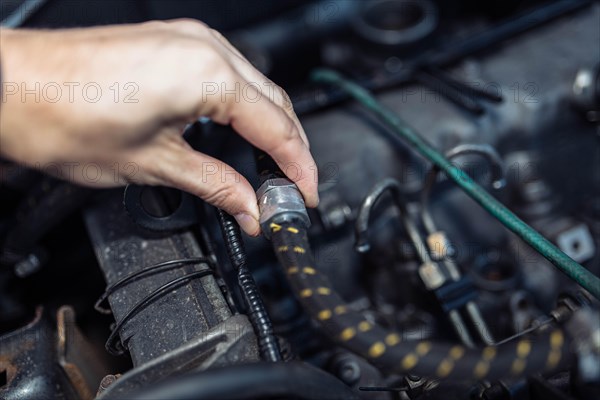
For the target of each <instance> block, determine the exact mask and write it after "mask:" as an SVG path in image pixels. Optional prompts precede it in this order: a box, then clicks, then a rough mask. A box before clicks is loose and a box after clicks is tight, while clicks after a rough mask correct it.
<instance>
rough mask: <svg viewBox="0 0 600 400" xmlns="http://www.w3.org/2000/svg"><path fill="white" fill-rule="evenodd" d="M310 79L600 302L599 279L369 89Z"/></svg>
mask: <svg viewBox="0 0 600 400" xmlns="http://www.w3.org/2000/svg"><path fill="white" fill-rule="evenodd" d="M311 79H312V80H313V81H314V82H318V83H324V84H330V85H334V86H337V87H339V88H340V89H342V90H344V91H345V92H346V93H347V94H348V95H350V96H351V97H352V98H354V99H355V100H356V101H358V102H359V103H360V104H361V105H362V106H364V107H365V108H366V109H368V110H370V111H372V112H373V113H374V114H375V115H377V116H378V117H379V118H380V119H381V120H382V121H383V122H385V123H386V124H387V125H388V126H389V127H390V128H391V129H392V130H393V131H394V132H395V133H396V134H397V135H398V136H399V137H400V138H402V139H404V140H406V141H407V142H408V143H409V144H410V145H411V146H412V147H413V148H414V149H415V150H416V151H418V152H419V153H420V154H421V155H422V156H423V157H425V158H426V159H427V160H429V161H431V162H432V163H433V164H434V165H436V166H437V167H438V168H440V169H441V170H442V171H444V172H445V173H446V175H447V176H448V177H449V178H450V179H452V180H453V181H454V182H455V183H456V184H457V185H458V186H459V187H460V188H461V189H462V190H464V191H465V192H466V193H467V194H468V195H469V196H470V197H471V198H472V199H473V200H475V201H476V202H477V203H479V204H480V205H481V206H482V207H483V208H484V209H485V210H486V211H487V212H489V213H490V214H491V215H492V216H493V217H495V218H496V219H497V220H498V221H500V222H501V223H502V224H503V225H504V226H506V227H507V228H508V229H510V230H511V231H513V232H514V233H515V234H517V235H518V236H519V237H520V238H521V239H523V241H525V242H526V243H527V244H529V245H530V246H531V247H533V248H534V249H535V250H536V251H538V252H539V253H540V254H541V255H542V256H544V257H545V258H546V259H547V260H548V261H550V262H551V263H552V264H553V265H554V266H556V267H557V268H558V269H559V270H561V271H562V272H563V273H565V274H566V275H567V276H568V277H569V278H571V279H573V280H574V281H575V282H577V283H578V284H580V285H581V286H582V287H583V288H584V289H586V290H587V291H588V292H590V293H591V294H592V295H593V296H594V297H596V298H597V299H600V279H599V278H598V277H597V276H595V275H594V274H592V273H591V272H590V271H588V270H587V269H586V268H584V267H583V266H582V265H580V264H578V263H577V262H575V261H574V260H573V259H571V258H570V257H569V256H568V255H566V254H565V253H564V252H562V251H561V250H560V249H559V248H558V247H556V246H555V245H553V244H552V243H550V241H548V239H546V238H545V237H544V236H542V235H541V234H540V233H539V232H537V231H536V230H535V229H533V228H532V227H530V226H529V225H527V224H526V223H525V222H523V221H522V220H521V219H520V218H519V217H517V216H516V215H515V214H514V213H513V212H512V211H510V210H509V209H508V208H506V207H505V206H504V205H503V204H502V203H500V202H499V201H498V200H496V199H495V198H494V197H493V196H491V195H490V194H489V193H488V192H487V191H485V189H483V188H482V187H481V186H479V185H478V184H477V183H476V182H475V181H473V180H472V179H471V178H470V177H469V175H468V174H466V173H465V172H464V171H463V170H461V169H460V168H458V167H456V166H454V165H453V164H452V163H451V162H450V161H448V159H446V157H444V156H443V155H442V154H441V153H440V152H439V151H437V150H436V149H435V148H434V147H433V146H432V145H431V144H429V143H428V142H427V141H426V140H425V139H424V138H423V137H421V136H420V135H419V134H418V133H417V132H415V131H414V130H413V129H412V128H410V127H409V126H407V125H406V124H405V123H404V122H403V121H402V120H401V119H400V118H399V117H398V116H397V115H396V114H395V113H394V112H393V111H392V110H389V109H388V108H386V107H385V106H383V105H382V104H380V103H379V102H378V101H377V100H376V99H375V97H373V95H372V94H371V93H370V92H369V91H368V90H366V89H364V88H363V87H361V86H359V85H357V84H356V83H354V82H352V81H349V80H347V79H345V78H344V77H342V76H341V75H340V74H338V73H337V72H335V71H331V70H326V69H318V70H315V71H313V73H312V74H311Z"/></svg>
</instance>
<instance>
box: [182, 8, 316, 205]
mask: <svg viewBox="0 0 600 400" xmlns="http://www.w3.org/2000/svg"><path fill="white" fill-rule="evenodd" d="M172 24H173V26H175V27H176V29H177V30H178V31H179V32H180V33H182V34H184V35H187V36H189V37H190V38H195V39H198V40H200V41H201V42H202V43H203V44H204V45H206V44H207V43H208V44H209V45H210V47H211V48H212V51H213V53H214V54H208V56H207V55H206V54H205V55H204V56H203V57H200V58H201V60H199V64H198V69H202V68H204V72H203V75H202V79H203V81H204V82H205V83H206V82H208V83H210V80H211V77H212V78H213V83H214V84H215V85H214V90H213V91H212V93H208V90H203V91H202V93H201V94H200V96H198V99H200V98H202V101H200V100H198V102H199V105H198V110H197V114H198V115H200V116H208V117H210V118H212V119H213V120H214V121H215V122H219V123H225V124H227V123H229V124H231V126H232V127H233V128H234V129H235V130H236V131H237V132H238V133H239V134H240V135H242V136H243V137H244V138H245V139H246V140H248V141H249V142H250V143H251V144H253V145H254V146H256V147H258V148H260V149H262V150H264V151H265V152H267V153H268V154H269V155H270V156H271V157H273V159H274V160H275V162H277V164H278V165H279V167H280V168H281V170H282V171H283V172H284V173H285V174H286V175H287V176H288V178H289V179H291V180H292V181H293V182H295V183H296V184H297V185H298V188H299V189H300V191H301V192H302V195H303V196H304V200H305V202H306V205H307V206H309V207H315V206H316V205H317V204H318V194H317V170H316V164H315V162H314V160H313V158H312V156H311V154H310V151H309V148H308V141H307V140H306V134H305V133H304V130H303V129H302V126H301V125H300V123H299V121H298V118H297V117H296V115H295V113H294V111H293V107H292V105H291V102H290V100H289V97H288V96H287V94H286V93H285V91H283V90H282V89H281V88H279V87H278V86H277V85H275V84H274V83H272V82H271V81H270V80H268V79H267V78H266V77H264V76H263V75H262V74H261V73H260V72H258V71H257V70H256V69H255V68H254V67H253V66H252V65H251V64H250V63H249V62H248V61H247V60H246V59H245V58H244V57H243V56H242V55H241V54H240V53H239V52H238V51H237V50H236V49H235V48H234V47H233V46H232V45H231V44H230V43H229V42H228V41H227V40H226V39H225V38H223V37H222V36H221V35H220V34H219V33H217V32H216V31H214V30H212V29H210V28H208V27H207V26H206V25H204V24H200V23H196V22H194V21H192V20H183V21H175V22H173V23H172ZM209 53H210V51H209ZM208 58H210V59H212V60H213V62H212V63H210V67H207V65H208V64H209V63H207V59H208ZM219 59H220V60H219ZM215 60H217V61H218V62H216V63H215ZM220 62H221V64H219V63H220ZM197 86H198V87H199V86H200V83H198V85H197ZM223 86H225V88H224V87H223ZM205 87H207V86H205ZM211 90H212V89H211ZM225 91H226V92H225ZM232 91H233V92H234V93H233V94H232Z"/></svg>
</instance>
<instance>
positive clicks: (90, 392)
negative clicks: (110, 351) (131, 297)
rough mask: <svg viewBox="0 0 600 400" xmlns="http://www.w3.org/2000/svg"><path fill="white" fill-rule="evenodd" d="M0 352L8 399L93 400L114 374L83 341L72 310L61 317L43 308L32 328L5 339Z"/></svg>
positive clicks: (0, 339) (1, 392)
mask: <svg viewBox="0 0 600 400" xmlns="http://www.w3.org/2000/svg"><path fill="white" fill-rule="evenodd" d="M53 323H55V325H54V326H53ZM0 349H1V350H2V354H1V357H0V373H1V374H2V376H3V385H2V386H1V387H0V398H2V399H4V400H25V399H34V398H35V399H48V400H51V399H75V398H78V399H82V400H91V399H93V398H95V394H96V389H97V383H98V382H99V380H100V379H101V378H102V376H103V375H105V374H106V373H108V367H107V366H106V365H105V364H104V363H103V362H102V360H103V359H102V357H99V354H98V353H97V351H98V349H96V348H92V347H91V346H90V344H89V343H88V342H87V341H86V339H85V338H84V337H83V336H82V334H81V332H80V331H79V329H78V327H77V325H76V324H75V312H74V311H73V309H72V308H71V307H67V306H65V307H61V308H60V309H59V310H58V312H57V314H56V318H52V316H50V315H49V313H48V312H47V311H45V310H44V309H43V308H41V307H40V308H38V309H37V310H36V312H35V316H34V318H33V320H32V321H31V322H29V323H28V324H27V325H26V326H24V327H22V328H20V329H17V330H15V331H12V332H10V333H8V334H5V335H2V336H0Z"/></svg>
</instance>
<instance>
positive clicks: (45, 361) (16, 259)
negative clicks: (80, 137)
mask: <svg viewBox="0 0 600 400" xmlns="http://www.w3.org/2000/svg"><path fill="white" fill-rule="evenodd" d="M18 2H19V0H17V1H11V2H9V6H8V10H9V11H10V10H12V9H13V8H12V6H13V3H18ZM31 3H32V5H31V7H32V8H34V7H36V8H35V10H34V11H35V12H33V13H27V12H24V13H21V15H20V16H21V17H23V18H21V21H20V22H19V23H26V24H27V23H29V24H30V26H41V27H52V26H82V25H86V24H98V23H112V22H126V21H129V22H133V21H141V20H147V19H152V18H161V19H163V18H172V17H179V16H185V17H195V18H199V19H201V20H203V21H205V22H207V23H208V24H209V25H210V26H212V27H214V28H216V29H219V30H222V29H223V28H225V27H227V29H228V30H229V31H224V34H225V36H226V37H228V38H230V39H232V41H233V43H234V45H236V46H239V48H240V50H241V51H242V52H243V53H244V54H245V55H246V56H248V58H249V59H250V61H251V62H252V63H253V64H254V65H255V66H257V67H258V68H259V69H260V70H261V71H262V72H264V73H265V74H266V75H268V76H269V78H272V79H273V80H274V81H275V82H277V83H278V84H280V85H282V86H283V87H284V88H285V89H286V90H287V91H288V93H290V95H291V97H292V99H293V100H292V101H293V103H294V107H295V110H296V111H297V112H298V113H299V114H301V115H300V117H301V122H302V125H303V127H304V128H305V131H306V133H307V136H308V138H309V140H310V144H311V152H312V153H313V155H314V157H315V160H316V162H317V167H318V174H319V195H320V199H321V202H320V204H319V206H318V207H317V208H316V209H315V210H308V211H306V209H305V208H304V205H303V202H302V197H301V196H300V195H299V192H298V191H297V190H296V188H295V187H294V185H291V184H290V182H289V181H287V180H285V179H282V178H285V175H284V174H283V173H281V171H278V170H276V169H275V168H273V162H272V160H270V158H268V157H265V156H264V153H263V155H261V152H258V154H256V155H253V154H252V151H250V148H249V146H248V145H247V143H244V141H243V140H241V139H240V138H239V137H238V136H236V135H234V134H232V132H231V131H230V130H229V129H228V128H224V127H220V126H218V125H217V124H214V123H212V122H210V121H206V119H201V120H199V121H198V122H196V123H194V124H192V125H191V126H190V127H191V128H190V129H189V130H187V131H186V135H185V137H186V140H188V141H189V142H190V144H191V145H192V147H194V148H196V149H198V150H200V151H202V152H205V153H207V154H210V155H211V156H214V157H217V158H220V159H223V160H224V161H226V162H227V163H228V164H229V165H231V166H232V167H233V168H235V169H236V170H238V171H239V172H241V173H242V174H243V175H244V176H246V177H247V178H248V179H249V181H250V182H251V183H253V184H254V186H255V187H256V188H261V190H260V191H259V192H258V197H260V198H261V199H262V200H265V201H264V202H262V203H261V204H260V208H261V212H262V216H261V221H260V222H261V226H262V228H263V233H264V234H265V235H264V236H266V237H271V239H272V240H273V242H274V243H275V245H274V246H273V245H272V243H270V242H269V241H268V240H265V238H250V237H240V235H239V234H238V233H239V232H238V230H237V229H236V228H237V226H236V225H235V222H234V221H232V220H228V221H227V220H225V219H223V218H221V220H219V217H226V216H224V215H223V214H221V215H218V216H217V217H216V218H215V216H214V215H213V214H214V213H212V212H206V213H203V210H202V209H201V201H200V200H198V199H193V197H192V196H191V195H190V196H187V195H185V194H183V200H184V201H180V199H181V196H178V195H177V193H175V196H174V197H173V196H172V195H173V193H168V191H167V192H165V191H163V190H162V189H151V190H148V191H147V190H146V189H147V188H142V187H134V186H130V187H129V188H128V189H127V191H126V195H125V198H126V199H125V203H126V204H125V209H124V205H123V204H122V202H121V199H122V198H123V196H122V191H121V190H115V191H110V192H106V193H105V194H97V193H95V192H91V193H92V196H91V198H88V197H87V196H86V195H85V192H84V191H89V189H82V191H81V193H79V192H77V193H76V192H70V190H79V189H77V188H75V189H73V188H71V189H69V190H65V189H66V188H68V185H67V184H63V183H58V184H56V183H55V182H54V180H47V179H45V178H44V180H41V179H40V178H39V174H38V173H34V174H30V173H16V174H13V172H11V171H9V169H11V168H8V169H7V168H5V167H4V166H5V164H4V163H3V164H2V168H1V169H0V175H1V176H0V185H1V186H2V196H0V203H1V204H2V206H3V207H2V209H0V241H1V242H2V244H3V246H4V249H3V250H2V253H3V254H2V260H1V261H2V262H3V265H2V267H3V268H1V269H0V288H1V289H0V329H1V332H2V335H0V398H2V399H4V398H6V399H19V400H25V399H38V398H42V399H44V398H48V399H50V398H51V399H54V398H58V399H64V400H71V399H72V400H75V399H79V398H84V399H87V398H94V396H95V394H96V390H97V395H96V398H98V399H122V398H138V397H139V398H157V397H158V398H161V399H162V398H172V397H178V398H185V397H190V398H197V397H201V396H204V397H208V398H236V397H237V398H240V399H246V398H264V397H268V396H274V397H279V398H293V397H294V396H296V397H300V398H313V399H321V398H344V399H346V398H352V397H353V396H358V397H360V398H364V399H382V400H394V399H401V400H425V399H428V400H453V399H466V398H468V399H472V400H484V399H485V400H567V399H568V400H584V399H585V400H587V399H592V398H597V397H598V396H599V394H598V389H599V388H600V369H599V368H598V367H597V366H598V365H600V347H599V346H598V343H600V342H598V339H597V338H599V337H600V336H599V334H600V332H599V327H598V324H597V321H598V315H599V311H598V310H599V305H598V302H597V301H596V300H594V299H593V297H592V296H591V295H590V294H589V293H587V292H585V291H584V290H582V289H581V287H580V286H579V285H577V284H576V283H574V282H572V281H571V280H570V279H569V278H568V277H567V276H565V275H564V274H562V273H561V272H560V271H558V270H557V269H555V268H554V267H553V266H552V264H551V263H550V262H549V261H548V260H546V259H545V258H544V257H543V256H541V255H540V254H538V253H537V252H536V251H535V250H534V249H532V248H530V247H528V246H527V245H525V244H524V243H523V242H522V241H521V240H520V239H519V238H518V237H517V236H515V235H514V234H512V233H511V232H510V231H508V230H506V229H505V228H504V227H503V226H502V224H500V223H498V221H496V220H495V219H494V218H493V217H491V216H490V215H488V214H487V213H486V212H485V211H484V210H483V209H481V207H479V205H478V204H477V203H475V202H474V201H473V200H472V199H471V198H469V197H468V196H467V195H465V193H464V192H463V191H462V190H460V189H459V188H458V187H457V185H456V184H455V183H453V182H452V180H451V179H448V177H447V176H445V174H443V173H439V171H438V170H437V168H436V166H435V165H432V164H431V163H429V162H427V160H424V159H423V158H421V157H420V156H418V155H416V154H415V153H414V151H413V149H411V148H410V146H407V145H406V143H405V142H401V141H399V140H396V139H394V138H392V137H390V135H391V132H390V131H389V129H388V127H386V126H384V125H383V124H381V121H379V120H377V118H374V117H373V115H372V114H371V113H369V112H367V111H366V110H365V109H364V108H363V107H361V106H360V104H357V103H356V102H354V101H345V100H348V99H349V97H348V96H346V95H345V94H344V93H343V91H340V90H339V89H335V88H333V87H331V86H325V85H322V84H315V83H314V82H311V81H310V76H309V73H310V71H313V70H314V69H315V68H323V67H326V68H328V69H330V70H331V69H333V70H335V71H337V72H339V73H341V74H342V75H343V76H346V77H348V79H351V80H352V81H355V82H358V83H359V84H361V85H362V86H363V87H365V88H367V89H372V90H375V91H376V96H375V97H376V100H377V102H379V103H382V104H383V105H384V106H385V107H386V108H388V109H390V111H392V112H393V113H394V114H397V115H398V116H399V117H400V118H401V120H402V121H406V123H407V124H408V125H410V126H412V127H414V129H415V131H416V132H418V133H419V134H420V135H422V136H423V137H424V138H425V139H426V140H427V141H428V142H429V143H430V144H431V145H432V147H433V148H435V149H437V150H438V152H439V153H440V154H444V155H446V158H448V159H449V160H450V161H451V162H452V164H453V165H455V166H457V167H459V168H460V169H462V170H463V171H465V173H466V174H468V175H469V176H470V177H471V178H472V179H473V180H474V181H476V182H477V183H479V184H480V185H482V186H485V187H486V188H488V192H489V193H490V195H492V196H494V197H495V198H496V199H497V200H498V201H499V202H500V203H502V204H504V205H505V206H506V207H507V208H508V209H509V210H510V211H511V212H513V213H515V214H516V215H517V216H518V217H519V218H521V219H522V220H523V221H524V222H525V223H527V224H528V225H530V226H531V227H533V228H534V229H535V230H537V231H538V232H540V233H541V234H542V235H543V236H544V237H546V238H547V239H548V240H549V241H551V242H552V243H553V244H554V245H556V246H557V247H558V248H559V249H560V250H561V251H562V252H564V253H565V254H566V255H567V256H569V257H570V258H572V259H573V260H574V261H575V262H576V263H578V264H580V265H581V266H583V267H585V268H586V269H587V270H589V271H590V272H591V273H593V274H595V275H598V274H600V251H599V249H600V202H599V201H598V200H599V199H600V174H598V173H596V171H600V142H598V137H599V136H598V125H597V124H598V121H599V120H600V118H599V117H598V115H600V110H599V109H598V105H599V102H598V93H600V89H599V88H600V86H599V85H600V80H599V77H600V74H599V72H598V71H599V67H598V65H600V64H599V60H600V54H599V53H598V51H597V49H598V38H599V37H600V25H599V24H598V20H599V18H600V5H599V4H598V2H592V1H585V0H576V1H568V0H562V1H554V2H552V1H546V0H535V1H528V2H522V1H518V0H506V1H502V2H483V3H482V2H474V1H457V0H456V1H455V0H451V1H441V0H423V1H420V0H418V1H405V0H365V1H360V2H359V1H346V0H333V1H330V0H320V1H318V0H316V1H312V2H300V1H297V2H296V1H290V2H280V1H277V0H262V1H261V2H260V3H258V2H239V1H237V0H221V1H219V2H218V3H215V2H206V1H198V2H191V1H186V2H164V1H161V0H141V1H140V2H136V3H134V2H110V7H107V6H106V4H105V3H106V2H93V1H91V2H85V3H83V2H69V1H66V0H47V1H44V2H31ZM34 3H36V4H34ZM42 3H43V4H42ZM113 3H114V4H113ZM213 3H214V4H213ZM291 3H294V5H295V6H297V7H295V6H294V7H291V6H290V7H287V5H289V4H291ZM40 4H42V5H41V7H37V5H40ZM82 4H85V5H83V6H82ZM3 5H4V4H3ZM3 9H4V7H3ZM82 9H85V10H86V13H85V14H86V15H83V14H84V13H83V12H81V10H82ZM65 10H66V11H65ZM67 11H68V12H67ZM2 12H3V10H0V13H2ZM12 14H13V13H11V15H12ZM80 14H81V15H80ZM113 14H114V15H113ZM261 14H262V16H264V18H262V16H261V17H260V18H259V17H258V16H260V15H261ZM3 16H4V14H3ZM215 16H217V17H216V18H214V17H215ZM246 17H248V18H246ZM245 18H246V19H245ZM244 19H245V22H244V23H238V24H236V23H233V21H234V20H235V21H238V22H239V21H241V20H244ZM12 21H14V19H13V20H12ZM11 23H13V22H11ZM158 78H159V77H157V79H158ZM257 118H259V116H257ZM390 139H391V140H390ZM257 156H258V158H259V159H258V161H257V160H255V158H256V157H257ZM256 167H257V168H256ZM316 171H317V170H315V171H314V172H315V173H316ZM17 172H18V171H17ZM256 172H258V175H257V174H256ZM199 174H201V172H200V171H199ZM305 178H308V179H310V178H312V176H309V177H305ZM47 182H51V183H52V184H51V185H50V186H49V185H48V184H47ZM490 183H491V185H489V184H490ZM48 189H50V190H48ZM131 189H133V190H131ZM146 191H147V192H148V193H146ZM388 191H389V192H391V193H390V194H392V196H387V193H388ZM5 193H6V195H5ZM71 194H74V196H71ZM79 194H81V196H79ZM147 194H150V195H149V196H147ZM274 195H275V196H274ZM90 199H91V200H92V201H90V202H87V200H90ZM178 199H179V201H178V202H175V200H178ZM88 203H89V204H88ZM131 205H132V206H133V207H130V206H131ZM80 210H82V214H83V216H84V219H85V225H84V223H83V221H81V219H82V218H80V217H79V216H78V211H80ZM204 214H206V215H204ZM67 215H69V218H68V219H67V220H65V219H64V218H65V217H66V216H67ZM277 215H280V216H284V217H281V219H277ZM23 217H24V218H23ZM72 220H75V223H73V222H72ZM62 221H66V222H67V221H68V222H69V223H65V224H63V223H62ZM407 222H408V223H407ZM221 223H224V224H223V226H224V227H225V229H220V228H221V227H220V225H221ZM309 223H310V224H311V225H310V228H308V224H309ZM356 227H358V228H359V229H358V230H359V232H358V233H359V235H358V241H355V234H356V232H355V229H356ZM366 233H368V237H367V236H365V234H366ZM75 238H78V240H75ZM365 239H368V240H365ZM242 242H243V244H244V247H245V251H244V249H243V248H242V247H241V244H242ZM57 243H64V244H65V245H62V246H61V245H58V244H57ZM90 244H91V246H90ZM357 244H358V245H359V246H356V245H357ZM83 247H93V248H94V249H95V250H96V253H95V255H94V254H93V252H92V251H91V250H90V249H87V251H86V249H82V248H83ZM357 247H358V249H357ZM213 248H214V249H215V250H216V251H213V250H212V249H213ZM367 248H368V251H364V250H366V249H367ZM15 250H16V251H15ZM357 250H362V251H357ZM311 257H312V258H311ZM96 264H99V268H98V266H97V265H96ZM282 265H283V266H284V267H286V268H281V266H282ZM41 267H43V268H41ZM90 269H95V270H94V271H93V272H96V274H95V275H94V274H90V273H89V272H90ZM100 271H102V273H103V274H104V276H103V277H104V279H103V277H102V276H101V274H100ZM84 278H85V281H86V284H85V285H84ZM90 280H91V281H96V284H95V285H93V287H94V289H93V290H89V291H88V293H85V292H86V290H85V289H82V288H87V287H88V285H89V283H88V281H90ZM73 282H76V283H75V285H74V283H73ZM80 283H81V284H80ZM104 288H106V289H104ZM103 290H105V292H104V294H102V291H103ZM96 299H98V301H97V302H96V310H97V311H99V312H100V313H98V312H96V311H95V310H94V301H95V300H96ZM37 304H43V306H44V310H45V312H44V313H43V314H39V318H36V319H35V321H34V322H31V323H30V324H29V325H26V324H27V322H28V321H31V319H32V318H31V316H30V314H31V311H32V309H33V307H35V305H37ZM63 304H71V305H72V307H73V309H75V310H77V322H78V324H77V325H78V327H79V328H80V329H79V328H78V329H76V330H77V331H79V330H81V331H82V332H84V333H85V336H86V337H87V338H89V339H90V341H89V343H90V346H87V345H85V346H84V345H83V344H82V341H81V340H80V339H82V335H79V334H78V333H77V334H73V332H72V330H70V329H69V328H68V327H69V326H72V325H73V324H72V321H73V318H74V313H73V312H72V309H71V308H64V307H63V308H58V307H60V306H61V305H63ZM55 309H58V310H60V311H59V312H58V313H55V312H54V310H55ZM5 311H6V312H5ZM111 313H112V314H113V316H112V317H111V316H110V314H111ZM55 314H57V316H56V318H55V317H54V315H55ZM109 326H110V327H112V330H110V331H109ZM5 332H6V333H5ZM31 337H35V338H36V340H30V338H31ZM69 338H70V339H69ZM107 339H108V341H107ZM105 343H106V347H107V348H108V350H109V352H107V351H106V349H105V348H104V346H105ZM114 354H123V355H122V356H120V357H115V356H113V355H114ZM129 359H131V361H133V365H131V364H130V360H129ZM280 359H282V360H283V362H281V361H278V360H280ZM267 360H269V361H277V362H264V361H267ZM307 364H309V365H310V366H307ZM98 366H101V367H102V368H100V370H99V371H98V370H97V369H96V367H98ZM551 367H553V368H551ZM315 368H316V369H317V370H315ZM417 374H418V375H417ZM102 376H104V379H102ZM336 378H337V379H336ZM28 391H29V393H30V394H29V395H27V393H26V392H28ZM153 396H154V397H153Z"/></svg>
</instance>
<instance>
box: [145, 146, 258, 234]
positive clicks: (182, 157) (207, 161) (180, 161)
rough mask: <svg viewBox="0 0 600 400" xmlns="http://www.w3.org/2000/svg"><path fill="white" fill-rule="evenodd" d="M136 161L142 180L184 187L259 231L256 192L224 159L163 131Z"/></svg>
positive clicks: (243, 225)
mask: <svg viewBox="0 0 600 400" xmlns="http://www.w3.org/2000/svg"><path fill="white" fill-rule="evenodd" d="M163 137H168V139H158V140H157V143H156V145H155V146H152V147H153V148H152V149H148V148H146V149H145V150H144V158H143V159H141V160H140V161H139V163H140V164H141V165H140V168H141V169H142V170H144V171H145V172H146V173H145V174H143V175H145V176H143V178H142V180H143V182H144V183H147V184H148V183H149V184H155V185H156V184H158V185H164V186H169V187H175V188H177V189H181V190H184V191H186V192H188V193H191V194H193V195H196V196H198V197H200V198H201V199H203V200H205V201H206V202H208V203H210V204H212V205H214V206H215V207H218V208H221V209H223V210H224V211H226V212H227V213H229V214H231V215H233V216H234V217H235V219H236V220H237V222H238V223H239V224H240V227H241V228H242V229H243V230H244V231H245V232H246V233H247V234H249V235H252V236H257V235H259V234H260V226H259V223H258V206H257V202H256V195H255V193H254V189H253V188H252V186H251V185H250V183H249V182H248V181H247V180H246V179H245V178H244V177H243V176H242V175H240V174H239V173H238V172H237V171H236V170H234V169H233V168H232V167H230V166H229V165H227V164H225V163H224V162H222V161H220V160H217V159H215V158H212V157H210V156H207V155H205V154H202V153H199V152H197V151H195V150H193V149H192V148H190V147H189V146H188V145H187V143H186V142H185V141H184V140H183V139H182V138H181V137H180V136H179V135H178V134H176V135H163Z"/></svg>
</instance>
